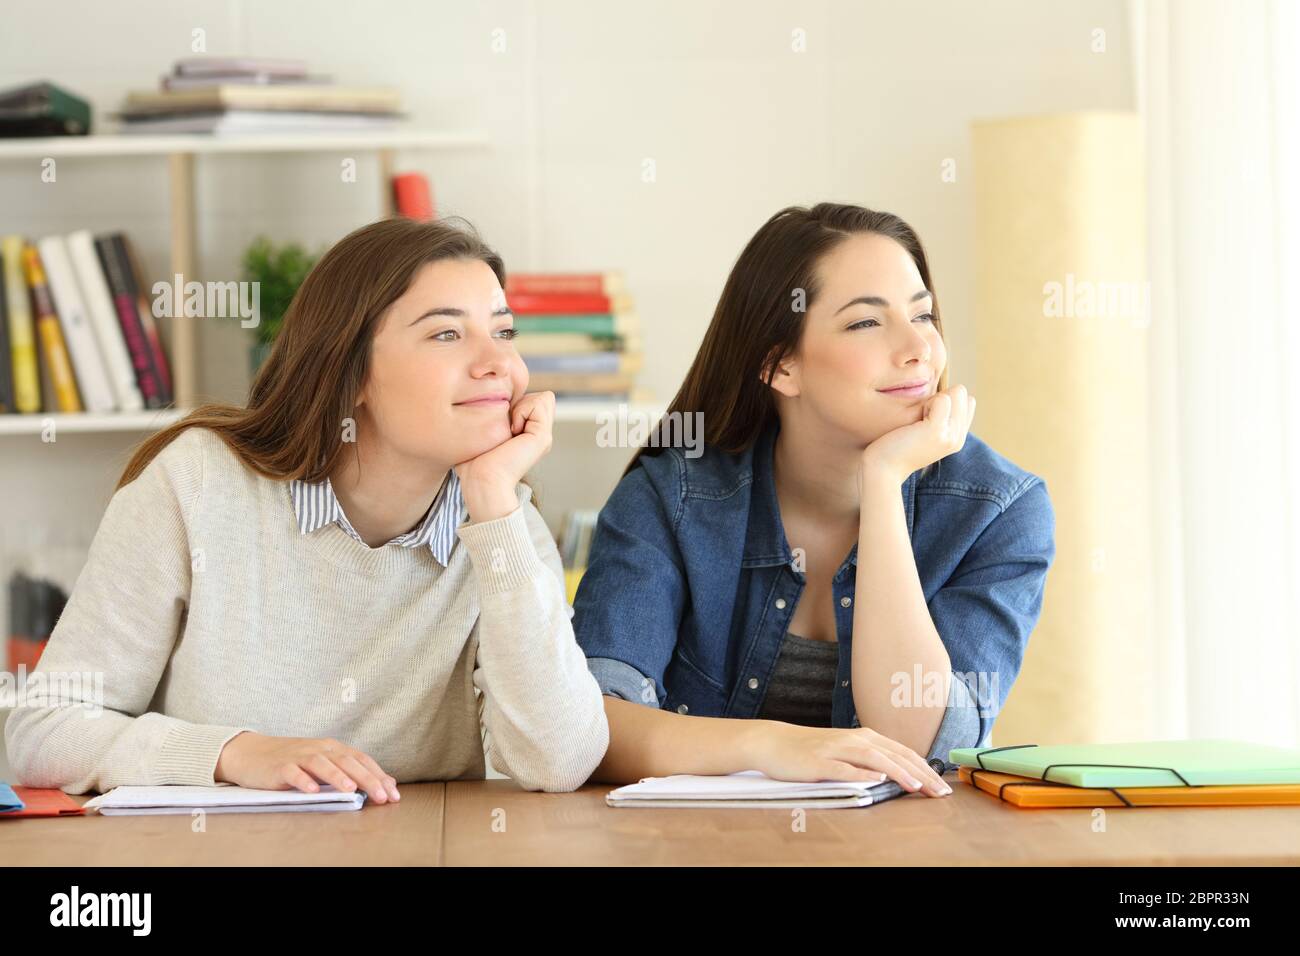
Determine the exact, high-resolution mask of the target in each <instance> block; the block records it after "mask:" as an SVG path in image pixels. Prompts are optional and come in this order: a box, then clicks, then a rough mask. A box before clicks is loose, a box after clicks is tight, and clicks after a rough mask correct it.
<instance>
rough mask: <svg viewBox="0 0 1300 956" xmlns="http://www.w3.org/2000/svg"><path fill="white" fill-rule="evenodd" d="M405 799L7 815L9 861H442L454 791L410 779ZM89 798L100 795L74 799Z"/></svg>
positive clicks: (0, 843) (2, 831)
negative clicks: (346, 806) (287, 808)
mask: <svg viewBox="0 0 1300 956" xmlns="http://www.w3.org/2000/svg"><path fill="white" fill-rule="evenodd" d="M400 789H401V793H402V799H401V801H400V802H399V803H395V804H368V805H367V806H365V807H364V808H363V809H361V810H357V811H337V812H329V813H209V814H207V815H206V817H205V820H204V825H205V828H206V829H205V831H204V832H194V823H195V821H194V818H193V817H191V816H190V815H189V814H175V815H172V814H162V815H157V816H140V817H135V816H126V817H122V816H116V817H106V816H103V815H102V814H98V813H88V814H86V815H85V816H84V817H62V818H57V819H51V818H48V817H47V818H32V819H18V820H0V861H3V864H4V865H5V866H339V865H350V866H351V865H355V866H384V865H388V866H437V865H438V864H439V863H440V862H441V853H442V818H443V799H444V796H445V788H444V785H443V784H441V783H420V784H404V785H403V786H402V787H401V788H400ZM73 799H74V800H76V801H77V802H78V803H85V802H86V801H87V800H89V799H90V795H89V794H88V795H85V796H75V797H73Z"/></svg>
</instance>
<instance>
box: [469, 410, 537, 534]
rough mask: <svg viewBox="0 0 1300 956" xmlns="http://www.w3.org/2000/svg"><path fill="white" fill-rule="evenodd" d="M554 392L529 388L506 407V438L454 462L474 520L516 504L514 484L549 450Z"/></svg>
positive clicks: (502, 512)
mask: <svg viewBox="0 0 1300 956" xmlns="http://www.w3.org/2000/svg"><path fill="white" fill-rule="evenodd" d="M554 423H555V393H554V392H530V393H529V394H527V395H524V396H523V397H522V398H520V399H519V401H517V402H515V404H514V405H513V406H512V407H511V409H510V435H511V437H510V438H507V439H506V440H505V441H503V442H502V443H501V444H499V445H497V446H496V447H495V448H490V449H488V450H487V451H485V452H483V454H481V455H479V456H478V457H477V458H471V459H470V460H469V461H463V462H461V463H460V464H459V465H457V466H456V475H457V477H458V478H459V479H460V487H461V494H462V495H463V496H464V498H465V507H466V508H468V509H469V516H470V519H471V520H473V521H475V522H480V521H492V520H493V519H495V518H503V517H505V516H506V515H508V514H510V513H511V512H512V511H514V510H515V509H516V508H517V507H519V499H518V497H516V495H515V485H516V484H518V483H519V481H520V480H522V479H523V477H524V475H525V474H527V473H528V469H529V468H532V467H533V465H535V464H537V462H538V461H540V460H541V458H542V456H543V455H545V454H546V453H547V452H548V451H550V450H551V429H552V426H553V425H554Z"/></svg>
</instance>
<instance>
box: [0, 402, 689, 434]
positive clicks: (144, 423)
mask: <svg viewBox="0 0 1300 956" xmlns="http://www.w3.org/2000/svg"><path fill="white" fill-rule="evenodd" d="M619 404H620V403H619V402H598V401H582V402H558V403H557V404H556V408H555V420H556V422H560V423H579V424H581V423H590V424H592V425H595V424H597V416H598V415H601V414H611V415H617V414H618V408H619ZM188 413H189V410H188V409H180V408H159V409H155V410H152V411H143V412H107V413H103V414H92V413H90V412H72V413H68V412H48V413H43V412H37V413H35V414H28V415H0V436H3V435H39V434H40V433H41V430H42V429H43V428H44V427H45V423H46V421H47V420H48V421H52V422H54V425H55V429H56V433H67V432H148V431H156V430H157V429H159V428H162V427H164V426H166V425H170V424H171V423H172V422H175V421H179V420H180V419H182V418H184V417H185V416H186V415H187V414H188ZM663 413H664V409H663V408H662V407H660V406H657V405H646V404H636V403H633V404H629V405H627V414H628V415H635V416H641V415H644V416H647V417H649V418H650V419H651V420H652V421H658V420H659V418H660V417H661V416H662V415H663Z"/></svg>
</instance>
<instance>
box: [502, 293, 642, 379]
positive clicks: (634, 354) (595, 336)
mask: <svg viewBox="0 0 1300 956" xmlns="http://www.w3.org/2000/svg"><path fill="white" fill-rule="evenodd" d="M506 301H507V302H508V303H509V305H510V310H511V311H512V312H513V313H514V315H515V332H516V336H515V348H516V349H518V351H519V354H520V355H521V356H522V357H523V359H524V363H525V364H526V365H527V366H528V373H529V385H528V388H529V390H530V391H534V392H540V391H552V392H555V395H556V398H557V399H560V400H562V401H568V400H580V399H593V398H595V399H601V400H606V401H610V400H616V401H645V400H647V399H646V397H645V396H644V395H641V394H639V393H638V391H637V389H636V373H637V372H638V371H640V369H641V362H642V345H641V337H640V325H639V322H638V320H637V317H636V314H635V313H634V312H633V310H632V299H631V297H630V296H629V295H628V294H627V293H626V292H625V291H624V287H623V280H622V277H621V275H620V274H619V273H617V272H610V273H603V274H602V273H591V274H574V273H551V274H548V273H531V274H523V275H512V276H509V277H508V278H507V280H506Z"/></svg>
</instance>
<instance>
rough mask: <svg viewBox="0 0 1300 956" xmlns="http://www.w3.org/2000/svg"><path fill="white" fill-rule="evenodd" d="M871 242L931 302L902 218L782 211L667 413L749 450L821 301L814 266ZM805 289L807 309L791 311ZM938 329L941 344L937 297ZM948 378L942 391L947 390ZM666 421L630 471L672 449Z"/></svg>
mask: <svg viewBox="0 0 1300 956" xmlns="http://www.w3.org/2000/svg"><path fill="white" fill-rule="evenodd" d="M859 233H875V234H877V235H881V236H887V237H888V238H890V239H893V240H894V241H895V242H897V243H898V244H899V245H901V246H902V247H903V248H904V249H906V250H907V252H908V254H909V255H911V257H912V261H913V262H915V263H916V268H917V271H918V272H919V273H920V274H921V280H922V281H923V282H924V283H925V287H926V288H927V289H929V290H930V291H931V292H932V293H933V292H934V283H933V282H932V281H931V279H930V266H929V263H928V262H927V261H926V257H925V249H924V248H923V247H922V245H921V240H920V238H919V237H918V236H917V234H916V231H915V230H914V229H912V227H911V226H909V225H908V224H907V223H906V222H904V221H903V220H902V219H900V218H899V217H898V216H895V215H893V214H892V213H888V212H877V211H875V210H872V209H864V208H862V207H861V206H849V205H843V204H840V203H828V202H824V203H818V204H817V205H815V206H813V207H812V208H811V209H808V208H805V207H803V206H789V207H787V208H785V209H782V210H781V211H780V212H778V213H777V214H776V215H774V216H773V217H772V218H771V219H769V220H768V221H767V222H765V223H763V226H762V228H760V229H759V230H758V232H756V233H755V234H754V237H753V238H752V239H750V240H749V243H748V245H746V246H745V248H744V250H743V251H742V252H741V253H740V257H739V258H738V259H737V260H736V264H735V265H734V266H733V267H732V269H731V274H730V275H729V276H727V282H726V285H724V286H723V288H722V295H721V297H720V298H719V299H718V305H717V308H716V309H714V311H713V320H712V321H711V322H710V323H709V328H708V330H707V331H706V332H705V333H704V341H703V342H702V343H701V344H700V350H699V352H697V353H696V355H695V361H694V362H693V363H691V368H690V371H689V372H687V373H686V378H685V380H684V381H683V382H682V386H681V388H680V389H678V391H677V395H676V397H674V398H673V400H672V403H671V404H670V405H669V406H668V412H669V414H671V413H673V412H680V413H682V414H683V415H685V414H689V413H694V412H702V413H703V416H704V417H703V423H704V442H705V443H706V444H708V445H712V446H714V447H716V448H718V449H720V450H721V451H724V452H727V453H729V454H736V453H739V452H741V451H744V450H745V449H747V448H749V447H750V446H751V445H752V444H753V443H754V441H755V440H756V439H757V438H758V436H759V435H761V434H762V433H763V431H764V429H766V428H767V426H768V425H769V424H770V423H771V422H772V420H773V418H774V417H775V416H776V403H775V401H774V400H773V398H772V388H771V383H772V378H773V376H774V375H775V373H776V369H777V366H778V365H779V364H780V363H781V361H782V360H784V359H785V358H786V356H788V355H790V354H792V353H793V352H794V351H795V350H796V349H797V348H798V345H799V339H800V337H801V336H802V334H803V327H804V316H805V315H806V310H807V308H808V307H810V306H811V305H812V303H813V301H814V300H815V299H816V298H817V294H818V291H819V288H818V281H817V266H818V263H820V262H821V260H822V259H823V258H824V257H825V256H826V255H827V253H829V252H830V251H831V250H832V249H834V248H835V246H837V245H838V244H839V243H841V242H843V241H844V240H845V239H847V238H848V237H849V236H852V235H855V234H859ZM800 289H802V290H803V293H804V294H803V301H802V305H803V310H797V309H796V308H795V305H796V302H797V301H798V300H797V298H796V292H797V290H800ZM930 311H931V313H932V314H933V315H934V325H935V328H937V329H938V330H939V334H940V335H941V336H942V335H943V324H942V322H941V320H940V318H939V299H938V294H937V293H935V298H934V299H933V308H932V309H931V310H930ZM947 378H948V372H947V369H944V372H943V374H942V375H941V376H940V379H939V389H940V390H943V389H945V388H947V387H948V385H947ZM665 427H666V425H665V422H664V421H661V422H660V425H659V433H658V435H659V441H658V442H657V443H656V442H651V444H652V445H655V444H657V446H658V447H642V448H638V449H637V451H636V453H635V454H634V455H633V456H632V460H631V462H630V463H629V464H628V466H627V469H626V470H625V471H624V474H626V473H627V472H628V471H631V470H632V468H633V467H634V466H635V465H636V462H637V459H639V458H640V457H641V455H643V454H646V455H653V454H657V453H658V452H659V451H661V450H662V447H664V446H665V445H667V444H669V442H667V441H665V440H664V439H666V438H667V435H665V434H664V430H665Z"/></svg>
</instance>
